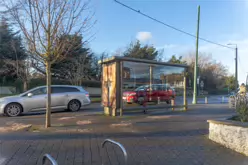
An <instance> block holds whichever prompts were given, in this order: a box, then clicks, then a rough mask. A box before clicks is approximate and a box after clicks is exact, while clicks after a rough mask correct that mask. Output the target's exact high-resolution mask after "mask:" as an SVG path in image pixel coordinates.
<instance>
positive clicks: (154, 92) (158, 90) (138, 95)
mask: <svg viewBox="0 0 248 165" xmlns="http://www.w3.org/2000/svg"><path fill="white" fill-rule="evenodd" d="M175 96H176V93H175V91H174V90H173V89H172V88H170V87H168V86H167V85H164V84H153V85H152V87H151V91H150V85H144V86H140V87H138V88H137V89H135V90H134V91H126V92H123V101H125V102H126V103H139V104H142V103H143V102H144V101H148V102H158V99H159V100H160V101H165V102H167V104H170V102H171V99H172V98H175Z"/></svg>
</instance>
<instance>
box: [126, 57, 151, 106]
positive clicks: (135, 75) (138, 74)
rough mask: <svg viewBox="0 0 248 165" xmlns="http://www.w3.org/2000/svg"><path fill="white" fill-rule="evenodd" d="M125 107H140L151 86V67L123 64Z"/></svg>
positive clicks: (141, 64) (133, 63)
mask: <svg viewBox="0 0 248 165" xmlns="http://www.w3.org/2000/svg"><path fill="white" fill-rule="evenodd" d="M122 73H123V78H122V81H123V83H122V84H123V85H122V87H123V105H124V106H123V107H124V108H125V107H129V106H140V104H139V103H141V102H143V101H144V99H145V96H144V95H145V93H146V90H147V88H148V86H149V84H150V65H149V64H145V63H135V62H126V61H124V62H123V72H122Z"/></svg>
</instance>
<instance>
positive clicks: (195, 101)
mask: <svg viewBox="0 0 248 165" xmlns="http://www.w3.org/2000/svg"><path fill="white" fill-rule="evenodd" d="M199 26H200V6H198V18H197V30H196V52H195V68H194V94H193V101H192V104H197V98H196V96H197V72H198V45H199Z"/></svg>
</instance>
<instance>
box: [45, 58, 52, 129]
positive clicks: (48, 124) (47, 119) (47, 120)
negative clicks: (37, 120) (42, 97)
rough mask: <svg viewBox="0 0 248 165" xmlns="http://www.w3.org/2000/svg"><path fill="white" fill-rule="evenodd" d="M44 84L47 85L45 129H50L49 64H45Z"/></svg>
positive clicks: (48, 62)
mask: <svg viewBox="0 0 248 165" xmlns="http://www.w3.org/2000/svg"><path fill="white" fill-rule="evenodd" d="M46 80H47V81H46V83H47V102H46V128H48V127H51V63H50V61H47V62H46Z"/></svg>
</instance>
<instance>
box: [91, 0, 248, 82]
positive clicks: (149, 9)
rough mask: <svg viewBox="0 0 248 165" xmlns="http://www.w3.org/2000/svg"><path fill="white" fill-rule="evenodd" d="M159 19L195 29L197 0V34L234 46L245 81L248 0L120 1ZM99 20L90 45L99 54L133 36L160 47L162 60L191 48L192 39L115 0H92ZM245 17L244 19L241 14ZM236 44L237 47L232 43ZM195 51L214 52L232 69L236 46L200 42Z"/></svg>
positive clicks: (118, 47)
mask: <svg viewBox="0 0 248 165" xmlns="http://www.w3.org/2000/svg"><path fill="white" fill-rule="evenodd" d="M119 1H120V2H122V3H125V4H126V5H129V6H131V7H133V8H135V9H138V10H140V11H141V12H143V13H146V14H148V15H150V16H152V17H154V18H156V19H158V20H160V21H163V22H165V23H167V24H170V25H172V26H174V27H177V28H179V29H181V30H184V31H186V32H188V33H191V34H194V35H195V34H196V23H197V7H198V5H200V7H201V14H200V32H199V34H200V37H202V38H205V39H208V40H211V41H214V42H217V43H220V44H223V45H227V44H228V43H233V44H237V46H238V55H239V58H238V63H239V66H238V79H239V82H244V83H245V81H246V75H247V72H248V65H246V62H247V61H248V19H247V15H248V0H191V1H190V0H119ZM93 6H94V10H95V13H96V14H95V18H96V20H97V23H96V24H95V26H94V28H93V29H92V31H93V32H94V33H95V36H94V39H93V40H92V41H91V43H90V47H91V48H92V49H93V50H94V51H95V52H97V53H101V52H108V53H109V54H110V55H113V54H114V52H116V51H117V50H119V51H120V50H124V49H125V48H126V47H127V46H128V44H129V43H130V42H131V41H135V40H137V39H138V40H140V41H141V42H142V43H143V44H150V45H153V46H155V47H156V48H158V49H164V54H163V57H164V59H167V60H168V59H169V58H170V57H171V56H172V55H174V54H176V55H177V56H180V55H185V54H187V53H188V52H192V51H195V43H196V39H195V38H193V37H191V36H188V35H185V34H183V33H180V32H177V31H175V30H173V29H170V28H168V27H165V26H163V25H161V24H159V23H156V22H154V21H152V20H150V19H148V18H145V17H144V16H142V15H139V14H138V13H135V12H133V11H131V10H129V9H127V8H125V7H123V6H121V5H119V4H118V3H116V2H115V1H114V0H95V1H94V4H93ZM245 17H246V18H245ZM233 47H235V46H233ZM199 51H201V52H204V53H208V54H212V57H213V59H214V60H216V61H217V62H222V63H223V64H224V65H226V66H227V67H228V68H229V72H230V74H234V71H235V62H234V58H235V51H234V50H233V49H228V48H224V47H220V46H216V45H213V44H210V43H207V42H204V41H201V40H200V41H199Z"/></svg>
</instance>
